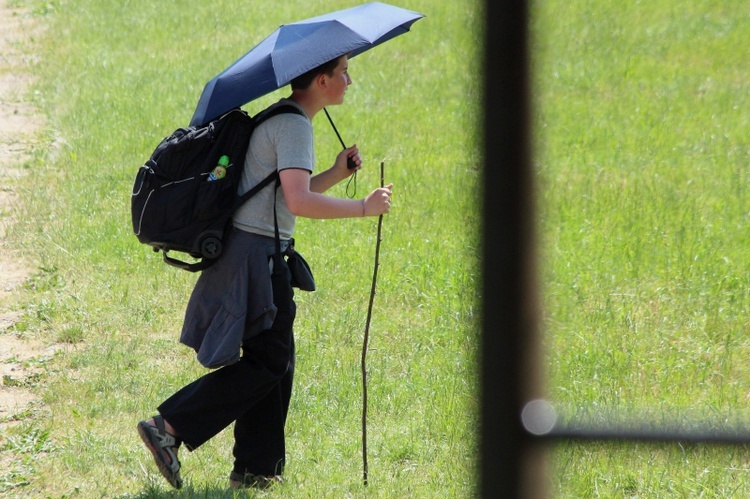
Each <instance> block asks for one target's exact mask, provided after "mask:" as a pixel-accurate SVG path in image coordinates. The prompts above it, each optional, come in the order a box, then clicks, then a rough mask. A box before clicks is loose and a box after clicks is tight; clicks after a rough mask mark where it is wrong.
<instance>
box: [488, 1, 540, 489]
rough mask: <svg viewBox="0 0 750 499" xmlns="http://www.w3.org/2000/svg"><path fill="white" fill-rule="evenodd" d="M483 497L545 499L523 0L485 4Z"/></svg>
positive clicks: (526, 12)
mask: <svg viewBox="0 0 750 499" xmlns="http://www.w3.org/2000/svg"><path fill="white" fill-rule="evenodd" d="M484 10H485V15H484V19H485V26H484V33H485V35H484V61H483V64H482V68H483V70H484V73H485V78H484V106H483V110H484V122H483V125H484V141H483V142H484V158H483V161H482V164H483V175H484V179H483V180H484V181H483V183H482V184H483V185H484V189H485V191H484V196H483V200H484V201H483V212H482V219H483V230H482V234H483V241H482V285H481V286H482V287H481V292H482V307H481V309H482V311H481V313H482V340H481V345H480V348H481V350H480V358H481V371H480V375H481V403H482V409H481V414H480V446H479V452H480V456H479V473H480V485H479V494H480V496H481V497H486V498H496V497H509V498H517V497H544V495H545V494H546V491H545V490H544V483H545V479H544V476H545V470H544V459H543V456H544V454H543V447H542V445H541V443H540V442H539V440H538V439H534V438H533V437H532V436H531V435H530V434H529V433H528V432H526V431H525V430H524V428H523V427H522V424H521V418H520V415H521V411H522V409H523V406H524V404H525V402H526V401H528V400H532V399H534V398H539V397H540V396H541V387H542V379H541V373H540V367H539V366H540V364H539V361H538V359H539V355H538V351H537V349H538V348H539V344H540V342H539V338H538V331H537V327H538V326H537V303H536V302H537V300H536V289H535V282H536V276H535V271H536V269H535V258H534V228H535V221H534V213H533V176H532V172H531V160H530V132H529V107H530V106H529V89H528V86H529V85H528V43H527V30H528V11H527V2H526V1H525V0H504V1H501V2H496V1H495V2H493V1H489V0H486V1H485V2H484Z"/></svg>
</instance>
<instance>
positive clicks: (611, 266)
mask: <svg viewBox="0 0 750 499" xmlns="http://www.w3.org/2000/svg"><path fill="white" fill-rule="evenodd" d="M14 3H15V4H18V5H22V6H27V7H28V8H29V9H30V10H31V11H32V12H33V14H34V15H35V16H37V17H38V19H39V22H41V23H42V24H43V25H44V26H45V27H46V31H45V32H44V34H43V35H41V36H39V37H37V38H35V39H34V40H33V43H32V44H30V47H29V50H32V51H34V53H36V54H37V56H38V57H39V59H38V63H37V64H36V65H35V66H34V72H35V74H36V76H37V78H38V81H39V83H38V85H37V88H36V89H35V90H36V92H35V93H34V94H33V95H32V96H31V97H32V98H33V100H34V102H35V103H36V104H38V105H39V106H40V108H42V109H44V110H45V111H46V112H47V114H48V120H49V123H50V126H49V130H48V131H47V133H46V134H45V135H44V136H43V137H42V141H43V142H42V144H41V145H40V147H39V149H38V151H37V152H36V155H35V157H34V159H33V160H32V161H30V162H29V163H28V164H27V165H26V167H27V168H28V171H29V175H28V176H27V177H26V178H24V179H21V180H20V181H19V185H18V186H15V188H16V190H17V191H19V192H21V193H22V197H23V199H24V205H23V208H22V212H21V210H20V209H19V213H16V214H15V218H16V220H17V222H16V224H15V225H14V227H12V230H10V232H9V234H8V242H7V244H9V245H12V247H15V248H19V249H21V248H22V249H23V255H24V258H25V259H27V260H28V261H29V262H31V263H32V265H33V266H34V268H36V269H37V270H36V272H35V273H34V275H33V276H32V277H31V279H30V280H29V283H28V285H27V286H26V287H25V288H24V290H22V292H21V293H20V295H19V296H18V300H17V303H16V305H15V306H16V307H17V308H18V309H19V310H21V311H22V312H23V314H24V315H23V318H22V320H21V322H19V323H18V324H16V326H15V328H14V329H13V331H10V332H8V333H7V334H16V335H19V336H23V337H29V338H38V339H43V340H44V341H47V342H50V343H59V344H63V345H64V346H65V347H64V348H63V349H62V350H61V351H59V352H58V354H57V355H56V356H55V357H54V358H53V359H51V360H49V361H47V362H46V363H45V364H44V368H45V374H44V375H43V376H41V377H39V378H38V379H37V384H36V386H35V387H34V389H35V390H36V391H37V392H38V393H39V394H40V395H41V396H42V397H43V404H41V405H39V406H34V407H33V408H32V410H30V411H28V413H25V414H22V415H19V419H21V424H19V425H16V426H14V427H13V428H12V429H11V430H9V432H8V434H6V435H2V440H0V451H1V454H0V456H2V463H3V467H2V471H0V494H5V495H7V496H8V497H17V496H48V497H73V496H81V497H102V496H106V497H141V498H146V497H172V496H174V494H173V493H172V492H171V491H170V489H169V486H168V485H167V484H166V483H165V482H164V481H163V479H162V478H161V477H160V476H159V475H158V473H157V472H156V470H155V467H154V465H153V463H152V462H151V459H150V456H149V455H148V454H147V453H146V452H145V450H144V449H143V448H142V445H141V444H140V442H139V440H138V438H137V435H136V434H135V431H134V426H135V423H136V422H137V421H138V420H139V419H142V418H144V417H146V416H149V415H151V414H152V413H153V411H154V407H155V406H156V405H157V404H158V403H159V402H160V401H161V400H162V399H163V398H164V397H166V396H168V395H169V394H171V393H172V392H173V391H174V390H175V389H176V388H178V387H180V386H182V385H183V384H184V383H186V382H188V381H191V380H192V379H194V378H195V377H197V376H199V375H200V374H201V373H202V372H203V371H202V370H201V368H200V367H199V366H198V365H197V362H196V361H195V360H194V356H193V354H192V353H191V352H190V351H189V350H187V349H186V348H185V347H180V346H178V345H177V341H176V340H177V334H178V331H179V328H180V325H181V319H182V314H183V312H184V306H185V302H186V299H187V296H188V294H189V292H190V290H191V286H192V284H193V282H194V280H195V276H192V275H189V274H187V273H185V272H181V271H176V270H174V269H171V268H168V267H166V266H165V265H164V264H163V263H162V262H161V261H160V260H159V258H158V257H157V256H156V255H154V254H153V253H151V252H150V251H149V250H148V249H147V248H145V247H144V246H142V245H140V244H139V243H138V242H137V240H136V239H135V237H134V236H133V235H132V232H131V227H130V220H129V193H130V188H131V185H132V180H133V177H134V174H135V171H136V170H137V168H138V166H139V165H140V164H141V163H142V162H143V161H144V160H145V159H146V157H147V156H148V154H149V153H150V152H151V150H152V149H153V147H154V146H155V145H156V143H157V142H158V141H159V140H160V139H161V138H162V137H163V136H164V135H166V134H167V133H169V132H171V130H172V129H173V128H175V127H176V126H180V125H184V124H185V123H186V122H187V121H188V120H189V118H190V116H191V114H192V111H193V109H194V106H195V103H196V100H197V98H198V95H199V94H200V91H201V90H202V86H203V84H204V83H205V82H206V81H207V80H208V79H210V78H211V77H213V76H214V75H215V74H216V73H218V72H219V71H220V70H221V69H223V68H224V67H225V66H227V65H228V64H230V63H231V62H232V61H234V60H235V59H236V58H237V57H238V56H239V55H241V54H242V53H244V52H245V51H246V50H247V49H248V48H249V47H250V46H251V45H253V44H255V43H257V42H258V41H259V40H260V39H261V38H262V37H263V36H265V34H266V33H269V32H270V31H272V30H273V29H274V28H275V27H276V26H277V25H278V24H280V23H282V22H285V21H288V20H290V19H299V18H304V17H309V16H311V15H315V14H318V13H321V12H324V11H329V10H334V9H336V8H343V7H347V6H349V5H351V4H350V3H347V2H341V1H331V2H325V3H324V2H319V1H314V2H300V1H287V2H283V3H281V2H279V3H276V4H273V5H274V6H273V9H270V8H268V7H267V6H266V5H264V6H260V5H258V3H257V2H239V3H237V2H235V3H230V2H224V1H223V0H216V1H214V2H211V3H200V4H198V3H197V2H191V3H188V2H184V1H176V2H146V1H143V0H133V1H129V2H114V1H101V2H71V1H65V0H53V1H46V2H41V1H38V0H29V1H21V0H17V1H15V2H14ZM400 5H401V6H403V7H406V8H411V9H414V10H418V11H420V12H423V13H425V14H427V18H426V19H424V20H422V21H419V22H418V23H417V24H415V26H414V28H413V30H412V33H409V34H407V35H405V36H403V37H400V38H398V39H396V40H394V41H392V42H389V43H388V44H386V45H383V46H382V47H379V48H378V49H376V50H374V51H372V52H370V53H368V54H365V55H363V56H361V58H356V59H354V60H353V61H352V66H351V72H352V76H353V79H354V80H355V84H354V86H353V87H352V89H351V90H350V92H349V93H348V94H347V103H346V104H345V105H344V106H342V107H337V108H333V109H332V110H331V112H332V114H333V116H334V119H336V122H337V125H338V127H339V129H340V130H341V132H342V134H343V136H344V138H345V140H347V142H357V144H358V145H359V146H360V148H361V150H362V152H363V155H364V159H365V161H366V163H367V164H368V168H367V170H366V171H364V172H362V175H361V176H360V179H359V190H360V192H361V193H362V192H366V191H368V190H369V189H371V188H372V187H373V186H375V185H377V183H378V182H379V175H378V172H377V165H378V164H379V162H380V160H381V159H382V158H384V157H385V158H386V178H387V181H393V182H394V183H395V184H396V196H397V197H396V203H397V205H396V206H395V207H394V210H393V212H392V213H391V214H390V215H389V216H388V217H387V218H386V220H385V224H384V241H383V253H382V255H381V263H382V265H383V266H382V268H381V270H380V276H379V294H378V296H377V299H376V309H375V316H374V320H373V327H372V335H373V337H372V343H371V351H370V353H369V359H370V390H371V393H370V396H371V401H370V426H369V429H370V485H369V487H368V488H367V489H365V488H364V487H363V486H362V485H361V478H360V477H361V456H360V422H359V417H360V408H361V406H360V404H361V402H360V401H361V393H360V377H359V355H360V348H361V340H362V332H363V329H364V317H365V312H366V305H367V297H368V292H369V285H370V278H371V275H372V274H371V273H372V258H373V251H374V234H375V222H374V219H370V220H349V221H326V222H321V221H309V220H301V221H300V223H299V224H298V232H297V240H298V247H299V249H300V251H301V252H303V254H304V255H305V256H306V257H307V258H308V260H309V261H310V262H311V264H312V266H313V270H314V271H315V272H316V278H317V281H318V285H319V291H316V292H315V293H313V294H304V293H300V294H298V304H299V319H298V323H297V337H298V355H299V357H298V369H297V378H296V393H295V396H294V398H293V406H292V410H291V414H290V421H289V425H288V433H289V464H288V467H287V474H288V482H287V484H286V485H284V486H283V487H281V488H279V489H278V490H277V491H275V492H271V493H269V494H268V495H270V496H276V495H278V496H291V497H364V496H368V497H471V496H473V495H475V493H476V488H475V486H476V484H475V468H476V466H475V448H476V445H475V440H476V437H477V435H476V427H475V421H476V411H477V405H478V402H477V400H476V393H477V381H476V379H475V374H476V365H475V358H476V355H475V353H476V352H475V348H476V345H477V331H476V324H477V303H478V297H477V296H476V292H475V284H476V282H475V281H476V280H477V276H478V275H479V271H478V267H477V265H478V263H477V260H476V248H477V241H478V234H477V233H476V229H477V227H478V220H477V212H478V210H477V202H478V193H479V192H481V189H480V185H481V184H480V181H481V180H480V179H481V176H480V175H479V171H480V166H481V158H480V150H481V147H480V145H479V144H478V139H477V137H478V134H477V133H476V126H475V125H476V123H477V119H478V113H479V97H480V91H481V89H480V84H479V82H480V81H481V65H480V64H479V62H478V61H480V58H479V56H478V54H479V42H480V40H481V30H480V29H479V28H480V26H481V19H482V17H481V9H480V7H479V5H478V3H477V2H473V1H469V0H466V1H464V0H461V1H454V2H440V1H437V0H409V1H404V2H402V3H400ZM531 13H532V24H531V31H532V35H533V40H532V51H533V52H532V61H533V84H534V88H533V96H534V129H533V131H534V138H535V147H534V166H535V172H536V176H537V181H538V193H539V194H538V200H537V205H538V213H539V243H540V244H539V247H540V263H541V265H540V268H541V275H540V281H541V284H542V286H541V289H542V293H543V294H542V297H541V298H542V304H543V327H544V330H545V335H544V339H545V347H546V357H545V368H546V371H547V380H548V386H547V389H548V393H549V397H550V399H551V400H552V401H553V402H554V403H555V404H556V406H558V407H559V408H560V410H561V413H562V414H563V415H564V417H568V418H582V419H585V418H590V419H593V420H595V421H596V420H598V418H601V417H602V415H612V416H613V417H622V416H623V415H635V416H642V415H644V414H646V415H648V417H649V418H650V419H651V420H655V421H677V422H684V423H686V424H688V422H689V421H692V420H696V419H697V420H703V421H706V422H707V423H708V424H711V425H723V426H729V427H731V426H733V425H734V426H737V425H744V424H746V423H747V422H748V421H750V412H749V411H748V410H747V405H748V402H749V400H748V398H749V396H750V391H749V390H748V389H747V385H748V383H747V382H746V380H748V379H750V368H749V367H748V362H747V358H748V356H749V355H750V339H748V334H747V333H748V330H749V329H750V298H749V294H748V291H750V277H749V276H750V274H748V268H750V253H748V251H747V250H746V248H747V247H748V243H750V240H749V239H750V234H749V233H748V230H747V225H748V216H749V214H750V192H749V190H748V188H749V186H748V181H749V180H750V176H749V173H748V171H749V170H748V164H749V163H750V161H748V160H750V145H749V144H748V139H747V137H749V136H750V118H748V113H747V109H748V108H750V87H748V83H747V77H746V74H745V73H746V70H747V67H748V66H749V64H748V63H750V56H748V55H747V54H748V52H747V50H745V45H746V44H747V40H750V4H746V3H743V2H730V1H728V0H698V1H695V2H690V3H684V2H676V1H675V0H655V1H652V2H624V3H623V2H614V1H612V0H604V1H600V2H590V1H574V2H565V1H560V0H540V1H537V2H533V5H532V9H531ZM279 95H282V94H275V95H273V96H269V97H268V98H264V99H261V100H260V101H259V102H257V103H256V104H253V105H251V106H249V107H248V110H250V111H254V110H257V109H260V108H261V107H262V106H264V105H265V104H267V103H269V102H271V101H272V100H274V99H276V98H278V97H279ZM256 106H257V107H256ZM316 121H317V123H316V137H317V152H318V157H319V158H320V159H321V160H322V159H323V158H328V157H330V158H332V157H333V155H334V154H335V153H336V152H337V150H338V148H339V145H338V143H337V140H336V138H335V136H334V134H333V133H332V132H331V131H330V129H329V128H328V124H327V123H326V122H325V121H324V120H322V119H318V120H316ZM321 166H324V165H321ZM486 166H487V167H492V166H493V165H492V164H491V163H490V162H488V163H487V165H486ZM335 193H336V194H339V195H344V188H343V186H341V187H340V188H337V190H336V192H335ZM746 451H747V449H745V448H733V447H707V446H676V445H675V446H671V445H644V444H628V445H614V444H589V445H582V444H565V445H559V446H558V447H556V448H554V449H553V450H552V451H551V453H550V461H551V469H552V474H551V476H550V491H551V492H552V493H553V494H554V496H556V497H569V498H580V497H745V496H748V495H750V459H748V457H747V452H746ZM182 459H183V470H184V472H183V475H184V477H185V479H186V488H185V493H184V494H183V495H184V496H186V497H232V496H233V495H232V494H231V493H229V492H228V491H227V489H226V477H227V474H228V472H229V469H230V465H231V438H230V435H229V434H228V432H227V433H226V434H222V435H220V436H219V437H217V438H216V439H215V440H214V441H212V442H211V443H209V444H207V445H206V446H205V447H203V448H201V449H200V450H199V451H197V452H195V453H193V454H190V455H188V454H183V455H182Z"/></svg>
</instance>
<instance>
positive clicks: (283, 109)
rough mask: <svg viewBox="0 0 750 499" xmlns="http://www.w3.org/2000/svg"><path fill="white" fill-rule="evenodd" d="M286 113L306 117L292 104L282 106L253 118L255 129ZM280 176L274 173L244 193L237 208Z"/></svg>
mask: <svg viewBox="0 0 750 499" xmlns="http://www.w3.org/2000/svg"><path fill="white" fill-rule="evenodd" d="M284 113H290V114H299V115H300V116H304V114H303V113H302V111H301V110H300V109H299V108H298V107H296V106H292V105H291V104H282V105H280V106H276V107H274V108H271V109H270V110H267V111H261V112H260V113H258V114H257V115H256V116H255V118H253V119H254V120H255V124H254V126H253V128H255V127H257V126H258V125H260V124H261V123H263V122H264V121H266V120H267V119H270V118H273V117H274V116H278V115H279V114H284ZM278 176H279V172H278V171H275V172H273V173H270V174H269V175H268V176H267V177H266V178H264V179H263V180H261V181H260V182H258V183H257V184H256V185H255V186H253V188H252V189H250V190H249V191H247V192H246V193H244V194H243V195H241V196H240V197H239V198H238V199H237V203H236V208H239V207H240V206H242V205H243V204H244V203H245V201H247V200H248V199H250V198H251V197H253V196H255V195H256V194H257V193H258V192H259V191H260V190H261V189H263V188H264V187H265V186H267V185H268V184H270V183H271V182H273V181H274V180H276V179H277V178H278Z"/></svg>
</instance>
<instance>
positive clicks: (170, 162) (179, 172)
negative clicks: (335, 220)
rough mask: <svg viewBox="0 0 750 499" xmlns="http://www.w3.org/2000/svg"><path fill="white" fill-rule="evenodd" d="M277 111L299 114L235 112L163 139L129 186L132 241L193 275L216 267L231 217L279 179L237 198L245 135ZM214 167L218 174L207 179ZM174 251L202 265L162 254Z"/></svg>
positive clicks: (247, 139) (280, 108) (288, 109)
mask: <svg viewBox="0 0 750 499" xmlns="http://www.w3.org/2000/svg"><path fill="white" fill-rule="evenodd" d="M281 113H297V114H302V112H301V111H300V110H299V109H298V108H296V107H294V106H291V105H282V106H278V107H275V108H272V109H271V110H270V111H267V112H262V113H259V114H258V115H256V116H255V117H250V116H249V115H248V114H247V113H246V112H245V111H242V110H240V109H234V110H232V111H229V112H228V113H227V114H225V115H224V116H222V117H220V118H217V119H216V120H214V121H211V122H210V123H208V124H206V125H202V126H198V127H195V126H193V127H189V128H179V129H177V130H175V132H174V133H173V134H172V135H170V136H169V137H167V138H165V139H164V140H162V141H161V143H160V144H159V145H158V147H157V148H156V149H155V150H154V152H153V154H151V158H150V159H149V160H148V161H146V164H144V165H143V166H141V167H140V168H139V170H138V174H137V175H136V178H135V184H134V185H133V195H132V198H131V214H132V217H133V232H135V235H136V236H137V237H138V240H139V241H140V242H142V243H144V244H148V245H151V246H152V247H153V249H154V251H156V252H159V251H162V252H163V253H164V261H165V262H167V263H168V264H170V265H172V266H175V267H178V268H181V269H184V270H189V271H191V272H196V271H199V270H204V269H206V268H208V267H209V266H210V265H211V264H213V263H215V262H216V259H217V258H218V257H219V256H220V255H221V252H222V249H223V245H222V239H223V237H224V231H225V229H226V228H227V225H228V224H229V223H230V220H231V218H232V215H233V214H234V212H235V211H236V210H237V208H239V207H240V206H241V205H242V204H243V203H244V202H245V201H247V200H248V199H250V198H251V197H252V196H254V195H255V194H256V193H257V192H259V191H260V190H261V189H263V188H264V187H265V186H267V185H268V184H270V183H271V182H273V181H274V180H275V179H276V178H278V173H277V172H274V173H272V174H271V175H269V176H268V177H266V178H265V179H263V181H261V182H260V183H259V184H258V185H256V186H254V187H253V188H252V189H250V191H248V192H247V193H245V194H243V195H242V196H238V195H237V188H238V186H239V183H240V179H241V176H242V168H243V166H244V162H245V154H246V152H247V147H248V144H249V142H250V135H251V134H252V132H253V130H254V129H255V127H256V126H258V124H260V123H261V122H262V121H263V120H265V119H268V118H270V117H272V116H276V115H277V114H281ZM217 167H218V168H217ZM217 169H218V170H219V175H215V174H213V172H214V171H215V170H217ZM172 250H174V251H180V252H184V253H187V254H189V255H190V256H191V257H193V258H196V259H200V261H198V262H195V263H187V262H184V261H181V260H177V259H175V258H172V257H170V256H167V253H168V252H169V251H172Z"/></svg>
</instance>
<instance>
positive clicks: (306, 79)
mask: <svg viewBox="0 0 750 499" xmlns="http://www.w3.org/2000/svg"><path fill="white" fill-rule="evenodd" d="M344 55H346V54H344ZM342 57H344V56H343V55H341V56H339V57H337V58H335V59H332V60H330V61H328V62H324V63H323V64H321V65H320V66H318V67H317V68H313V69H311V70H310V71H308V72H307V73H304V74H301V75H299V76H298V77H296V78H295V79H293V80H292V90H304V89H306V88H307V87H309V86H310V84H311V83H312V82H313V80H314V79H315V78H316V77H317V76H318V75H322V74H327V75H328V76H333V70H334V69H336V66H338V65H339V60H341V58H342Z"/></svg>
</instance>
